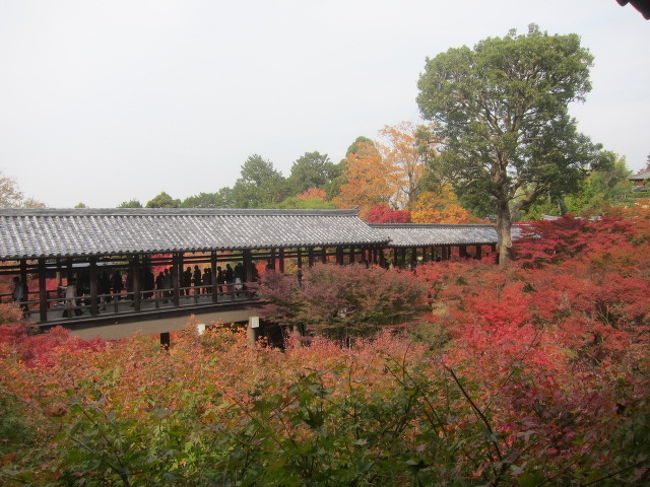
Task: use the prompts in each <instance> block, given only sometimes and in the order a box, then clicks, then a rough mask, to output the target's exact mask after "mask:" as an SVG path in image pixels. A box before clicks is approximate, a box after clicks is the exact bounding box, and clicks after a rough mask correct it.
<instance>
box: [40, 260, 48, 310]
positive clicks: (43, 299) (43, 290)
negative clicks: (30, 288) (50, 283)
mask: <svg viewBox="0 0 650 487" xmlns="http://www.w3.org/2000/svg"><path fill="white" fill-rule="evenodd" d="M45 277H46V276H45V259H38V298H39V308H40V321H41V323H45V322H47V287H46V281H45Z"/></svg>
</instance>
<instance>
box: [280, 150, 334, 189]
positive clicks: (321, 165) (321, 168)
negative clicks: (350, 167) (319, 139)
mask: <svg viewBox="0 0 650 487" xmlns="http://www.w3.org/2000/svg"><path fill="white" fill-rule="evenodd" d="M339 175H340V166H338V165H337V164H334V163H333V162H332V161H330V159H329V157H328V156H327V154H321V153H320V152H318V151H315V152H305V153H304V154H303V155H302V156H300V157H299V158H298V159H296V160H295V161H294V163H293V165H292V166H291V174H290V175H289V178H288V183H289V188H290V190H291V192H292V193H293V194H298V193H302V192H303V191H305V190H307V189H309V188H325V187H326V186H327V185H328V184H330V183H331V182H332V180H334V179H335V178H336V177H338V176H339Z"/></svg>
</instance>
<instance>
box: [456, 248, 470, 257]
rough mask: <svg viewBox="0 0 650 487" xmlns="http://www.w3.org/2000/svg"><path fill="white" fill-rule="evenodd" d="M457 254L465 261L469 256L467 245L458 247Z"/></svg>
mask: <svg viewBox="0 0 650 487" xmlns="http://www.w3.org/2000/svg"><path fill="white" fill-rule="evenodd" d="M458 254H459V255H460V257H461V258H462V259H467V257H469V255H468V254H467V245H459V246H458Z"/></svg>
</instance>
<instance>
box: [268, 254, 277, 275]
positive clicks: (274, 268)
mask: <svg viewBox="0 0 650 487" xmlns="http://www.w3.org/2000/svg"><path fill="white" fill-rule="evenodd" d="M269 264H271V268H272V269H273V270H274V271H277V270H278V268H277V266H276V262H275V249H271V257H270V259H269Z"/></svg>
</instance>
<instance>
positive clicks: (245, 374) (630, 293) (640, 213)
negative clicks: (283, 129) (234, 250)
mask: <svg viewBox="0 0 650 487" xmlns="http://www.w3.org/2000/svg"><path fill="white" fill-rule="evenodd" d="M516 253H517V256H518V260H517V261H516V262H515V263H514V264H512V265H511V266H509V267H508V268H507V270H506V271H503V270H501V269H499V268H497V267H495V266H494V264H493V262H488V261H486V262H482V263H481V262H478V263H477V262H476V261H451V262H437V263H428V264H425V265H422V266H420V267H418V268H417V270H416V271H414V272H413V271H399V270H385V269H380V268H369V269H366V268H365V267H363V268H362V267H361V266H359V267H350V268H349V269H351V270H350V271H349V272H345V271H344V272H338V271H334V272H330V269H333V270H336V269H337V267H336V266H334V265H327V264H323V265H319V266H316V267H314V268H312V269H311V270H309V271H306V274H305V276H304V277H303V279H304V280H305V281H309V284H305V291H304V292H303V293H296V294H295V299H294V301H293V302H290V303H287V302H285V301H282V300H281V299H278V297H279V296H281V295H282V292H281V291H282V289H284V288H285V286H287V285H292V284H291V283H289V284H288V283H287V282H285V281H283V280H282V279H281V278H280V277H279V276H278V277H276V278H274V277H273V275H270V276H267V278H266V279H265V287H266V291H264V292H266V295H267V297H268V298H269V303H270V304H269V308H268V309H267V310H266V312H265V313H267V317H273V318H275V319H277V320H280V321H279V323H280V324H281V325H282V326H284V327H285V329H286V331H287V333H286V337H287V342H286V347H285V348H284V349H278V348H273V347H270V346H268V345H267V344H266V343H265V342H263V341H260V342H259V343H258V345H257V347H256V348H253V347H251V346H250V345H249V344H248V342H247V339H246V337H245V333H244V332H242V331H240V330H237V329H231V328H229V327H224V326H217V327H214V328H210V329H208V330H207V331H206V333H205V334H203V335H198V334H197V333H196V331H195V330H196V328H195V327H194V326H193V325H194V324H193V323H192V320H190V322H189V323H188V328H187V330H186V331H185V332H181V333H178V334H177V335H176V336H175V337H174V338H173V340H172V347H171V348H170V349H161V348H160V345H159V343H158V341H157V340H156V339H154V338H150V337H146V336H141V337H131V338H128V339H123V340H120V341H113V342H108V341H102V340H92V341H83V340H81V339H78V338H74V337H72V336H70V335H69V334H68V333H67V332H66V331H65V330H63V329H61V328H58V329H54V330H52V331H50V332H48V333H45V334H40V335H32V334H30V333H29V329H28V328H27V327H25V326H24V325H23V324H22V323H21V318H20V316H21V315H20V312H19V311H18V309H17V308H16V307H14V306H13V305H3V306H2V308H1V309H0V319H1V320H2V321H1V322H2V325H0V364H1V367H2V370H3V374H2V375H1V376H0V392H1V394H0V438H1V439H2V440H1V441H0V479H2V483H3V485H77V486H82V485H83V486H100V485H125V486H127V485H128V486H139V485H142V486H146V485H175V486H178V485H187V486H190V485H278V486H286V485H521V486H540V485H612V486H613V485H645V484H647V483H648V482H650V464H649V463H648V460H649V459H650V440H649V438H650V430H649V425H650V421H649V419H650V417H649V412H650V407H649V404H648V397H649V395H648V392H649V386H650V383H649V378H650V368H649V367H650V343H649V342H648V338H649V334H648V327H649V326H650V306H649V305H650V302H649V301H648V299H647V296H648V295H649V293H650V279H649V276H650V201H648V200H645V201H640V202H639V203H638V204H637V205H635V206H633V207H631V208H628V209H620V208H619V209H615V210H612V211H610V212H609V213H608V214H606V215H605V216H604V217H603V218H601V219H599V220H596V221H589V220H586V219H575V218H572V217H565V218H562V219H560V220H557V221H553V222H539V223H536V224H533V225H531V226H529V227H528V235H527V238H525V239H522V240H521V241H519V242H518V243H517V244H516ZM271 274H273V273H271ZM293 277H294V281H295V276H293ZM352 280H354V285H352V284H353V283H352ZM278 291H280V292H278ZM274 293H275V294H274ZM316 295H318V296H320V298H319V299H315V296H316ZM274 296H275V297H274ZM364 296H369V297H370V298H369V299H368V300H364ZM301 310H302V311H301ZM296 323H302V324H304V325H306V328H307V332H308V337H307V338H305V337H303V338H302V339H300V338H299V337H297V336H295V335H293V334H291V333H290V330H291V329H292V325H293V324H296Z"/></svg>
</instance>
